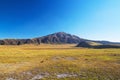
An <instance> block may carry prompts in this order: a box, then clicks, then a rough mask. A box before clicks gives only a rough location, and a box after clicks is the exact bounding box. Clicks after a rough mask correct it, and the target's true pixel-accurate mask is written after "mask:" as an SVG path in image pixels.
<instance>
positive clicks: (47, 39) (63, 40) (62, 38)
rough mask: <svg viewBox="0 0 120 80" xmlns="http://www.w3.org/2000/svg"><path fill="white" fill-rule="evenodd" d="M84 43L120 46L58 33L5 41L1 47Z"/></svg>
mask: <svg viewBox="0 0 120 80" xmlns="http://www.w3.org/2000/svg"><path fill="white" fill-rule="evenodd" d="M84 41H88V42H91V44H96V43H97V44H98V43H99V44H105V45H109V44H116V45H120V43H117V42H109V41H94V40H87V39H83V38H80V37H78V36H75V35H71V34H68V33H65V32H57V33H53V34H50V35H46V36H42V37H38V38H32V39H3V40H0V45H22V44H40V43H46V44H48V43H49V44H78V43H80V42H84Z"/></svg>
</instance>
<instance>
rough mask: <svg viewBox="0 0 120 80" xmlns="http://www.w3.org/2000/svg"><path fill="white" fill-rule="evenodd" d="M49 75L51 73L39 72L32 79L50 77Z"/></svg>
mask: <svg viewBox="0 0 120 80" xmlns="http://www.w3.org/2000/svg"><path fill="white" fill-rule="evenodd" d="M48 76H49V73H41V74H38V75H36V76H34V77H33V78H32V79H30V80H37V79H43V78H45V77H48Z"/></svg>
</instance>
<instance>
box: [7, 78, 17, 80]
mask: <svg viewBox="0 0 120 80" xmlns="http://www.w3.org/2000/svg"><path fill="white" fill-rule="evenodd" d="M6 80H16V79H13V78H7V79H6Z"/></svg>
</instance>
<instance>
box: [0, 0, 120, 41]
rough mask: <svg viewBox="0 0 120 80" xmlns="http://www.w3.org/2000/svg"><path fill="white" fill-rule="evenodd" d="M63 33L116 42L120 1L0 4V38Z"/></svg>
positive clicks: (2, 0)
mask: <svg viewBox="0 0 120 80" xmlns="http://www.w3.org/2000/svg"><path fill="white" fill-rule="evenodd" d="M54 32H67V33H71V34H74V35H77V36H79V37H82V38H87V39H92V40H109V41H117V42H120V0H0V38H1V39H4V38H34V37H39V36H43V35H47V34H50V33H54Z"/></svg>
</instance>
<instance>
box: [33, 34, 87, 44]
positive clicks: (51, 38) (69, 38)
mask: <svg viewBox="0 0 120 80" xmlns="http://www.w3.org/2000/svg"><path fill="white" fill-rule="evenodd" d="M34 39H35V40H37V41H40V42H41V43H52V44H53V43H55V44H61V43H63V44H64V43H68V44H73V43H79V42H81V41H84V40H85V39H82V38H79V37H77V36H75V35H71V34H68V33H65V32H58V33H54V34H50V35H47V36H43V37H39V38H34Z"/></svg>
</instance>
